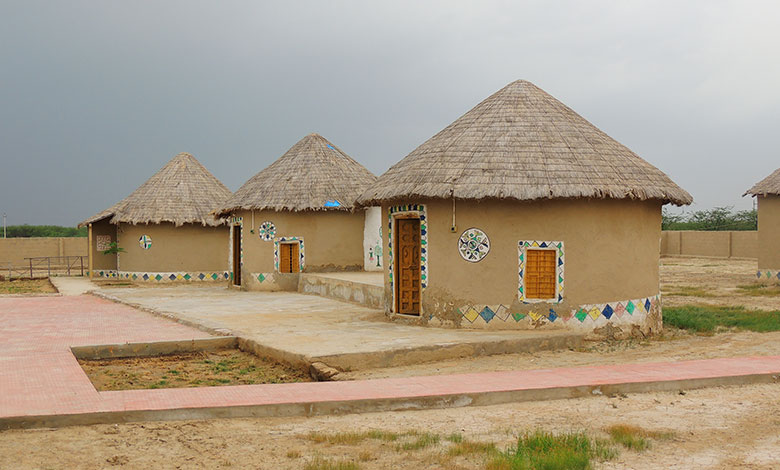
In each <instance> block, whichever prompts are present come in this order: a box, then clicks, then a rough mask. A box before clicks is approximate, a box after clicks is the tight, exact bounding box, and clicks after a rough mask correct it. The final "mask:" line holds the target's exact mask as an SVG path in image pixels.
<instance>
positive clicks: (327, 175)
mask: <svg viewBox="0 0 780 470" xmlns="http://www.w3.org/2000/svg"><path fill="white" fill-rule="evenodd" d="M374 182H376V176H374V175H373V174H372V173H371V172H370V171H368V170H367V169H366V168H365V167H363V166H362V165H361V164H359V163H358V162H356V161H355V160H353V159H352V158H351V157H350V156H349V155H347V154H346V153H344V151H342V150H341V149H339V148H338V147H336V146H335V145H333V144H332V143H331V142H329V141H328V140H327V139H325V138H324V137H322V136H321V135H318V134H309V135H307V136H306V137H304V138H303V139H301V140H300V141H298V142H297V143H296V144H295V145H293V146H292V147H291V148H290V149H289V150H288V151H287V152H286V153H285V154H284V155H282V156H281V157H280V158H279V159H278V160H276V161H275V162H274V163H272V164H271V165H270V166H268V167H267V168H265V169H264V170H262V171H260V172H259V173H257V174H256V175H254V176H253V177H252V178H250V179H249V180H248V181H247V182H246V183H245V184H244V185H243V186H242V187H241V188H239V190H238V191H236V192H235V194H233V196H232V197H231V198H230V199H228V200H227V201H226V202H225V203H224V204H223V205H222V207H221V209H219V210H218V211H216V214H217V215H218V216H221V217H227V218H228V219H229V221H230V230H231V236H230V240H231V249H230V258H231V261H230V263H231V267H232V270H233V272H234V273H236V274H235V275H234V277H233V283H234V285H237V286H242V287H243V288H245V289H252V290H294V289H295V288H296V286H297V277H298V276H297V275H296V274H297V273H300V272H324V271H359V270H362V269H363V268H364V238H365V237H364V232H366V220H367V212H366V211H365V210H363V209H358V210H356V209H355V200H356V199H357V197H358V196H359V195H360V194H361V193H362V192H363V191H365V190H366V188H368V187H369V186H370V185H372V184H373V183H374ZM376 210H377V211H378V208H376ZM375 219H376V223H377V226H376V227H375V232H377V233H378V232H379V230H380V227H379V219H378V217H376V218H375Z"/></svg>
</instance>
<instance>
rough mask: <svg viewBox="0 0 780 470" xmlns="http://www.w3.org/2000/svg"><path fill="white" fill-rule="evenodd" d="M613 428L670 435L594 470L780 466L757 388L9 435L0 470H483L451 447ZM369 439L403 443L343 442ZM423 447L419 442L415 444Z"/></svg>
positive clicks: (770, 410) (770, 416) (766, 390)
mask: <svg viewBox="0 0 780 470" xmlns="http://www.w3.org/2000/svg"><path fill="white" fill-rule="evenodd" d="M613 425H633V426H638V427H641V428H642V429H645V430H648V431H650V432H654V433H658V434H660V435H666V436H669V437H668V438H666V439H650V440H649V444H650V446H649V448H648V449H646V450H643V451H639V450H631V449H626V448H623V447H620V446H617V447H616V449H617V452H618V453H617V456H616V457H614V458H613V459H612V460H608V461H597V462H596V463H595V468H597V469H641V470H643V469H648V470H649V469H653V470H655V469H658V468H669V469H733V468H745V469H774V468H778V467H780V450H778V449H780V385H779V384H764V385H752V386H745V387H720V388H711V389H703V390H690V391H681V392H674V393H647V394H637V395H628V396H622V397H607V396H594V397H591V398H582V399H572V400H556V401H545V402H528V403H515V404H508V405H495V406H487V407H469V408H458V409H444V410H423V411H402V412H387V413H367V414H360V415H345V416H328V417H316V418H269V419H231V420H226V419H219V420H211V421H174V422H164V423H160V422H146V423H136V424H119V425H96V426H84V427H71V428H61V429H55V430H14V431H4V432H0V468H18V469H28V468H29V469H32V468H36V469H59V468H69V469H93V468H128V469H135V468H139V469H141V468H166V469H167V468H171V469H173V468H182V469H191V468H192V469H197V468H204V469H205V468H209V469H210V468H242V469H243V468H246V469H302V468H329V467H325V466H320V467H317V466H313V465H312V463H313V462H315V461H319V462H320V463H325V462H330V463H337V462H342V463H343V464H344V465H345V466H342V467H330V468H352V469H363V470H368V469H387V468H397V469H419V468H432V469H484V468H486V464H487V458H486V456H485V455H484V454H483V453H480V452H479V451H475V452H463V453H460V452H453V449H455V448H456V447H457V441H458V440H461V439H462V441H463V442H477V443H482V444H494V445H495V446H496V447H497V448H498V449H499V450H503V449H506V448H508V447H510V446H512V445H514V443H515V442H516V439H517V437H518V436H519V435H521V434H523V433H526V432H532V431H534V430H538V429H542V430H547V431H552V432H556V433H560V432H570V431H584V432H586V433H587V434H588V435H592V436H593V437H597V438H598V437H602V438H604V437H606V434H605V432H604V430H605V429H606V428H607V427H609V426H613ZM367 431H374V434H375V435H383V434H386V433H399V434H400V433H404V434H405V435H407V436H408V437H406V438H401V439H399V440H395V441H393V440H386V439H382V438H378V437H376V438H370V437H363V438H360V437H354V438H353V437H350V436H355V435H356V434H358V433H363V434H364V435H366V434H367ZM377 431H381V432H377ZM369 435H370V434H369ZM330 436H332V437H334V438H335V439H329V437H330ZM419 436H426V440H421V439H419ZM341 437H344V438H341ZM456 437H457V439H455V438H456ZM418 442H423V444H422V445H414V444H415V443H418ZM410 443H411V445H409V444H410ZM405 444H406V445H405ZM474 447H478V446H474ZM347 464H349V465H351V466H346V465H347ZM307 465H308V467H307Z"/></svg>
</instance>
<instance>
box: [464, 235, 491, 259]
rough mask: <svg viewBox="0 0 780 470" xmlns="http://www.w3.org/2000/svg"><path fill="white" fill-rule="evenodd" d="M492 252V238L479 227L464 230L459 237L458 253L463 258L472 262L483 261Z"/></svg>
mask: <svg viewBox="0 0 780 470" xmlns="http://www.w3.org/2000/svg"><path fill="white" fill-rule="evenodd" d="M489 252H490V239H489V238H488V236H487V234H486V233H485V232H483V231H482V230H480V229H478V228H473V227H472V228H469V229H466V230H464V231H463V233H462V234H461V235H460V238H459V239H458V253H460V256H461V258H463V259H465V260H466V261H468V262H470V263H478V262H480V261H482V260H483V259H484V258H485V256H487V254H488V253H489Z"/></svg>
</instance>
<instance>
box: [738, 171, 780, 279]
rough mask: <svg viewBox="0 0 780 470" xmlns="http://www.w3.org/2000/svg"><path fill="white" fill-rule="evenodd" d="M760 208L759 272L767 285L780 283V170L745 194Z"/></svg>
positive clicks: (757, 273)
mask: <svg viewBox="0 0 780 470" xmlns="http://www.w3.org/2000/svg"><path fill="white" fill-rule="evenodd" d="M748 194H750V195H751V196H755V198H756V204H757V206H758V271H756V277H757V278H758V279H760V280H761V281H762V282H766V283H780V168H778V169H777V170H775V171H774V173H772V174H771V175H769V176H767V177H766V178H764V179H763V180H761V181H759V182H758V183H756V184H755V185H754V186H753V187H752V188H750V189H748V190H747V192H745V195H748Z"/></svg>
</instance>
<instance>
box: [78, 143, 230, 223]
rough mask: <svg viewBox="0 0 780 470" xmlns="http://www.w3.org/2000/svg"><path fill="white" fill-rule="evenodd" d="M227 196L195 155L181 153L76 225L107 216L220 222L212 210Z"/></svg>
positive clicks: (123, 219) (114, 219)
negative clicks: (108, 205)
mask: <svg viewBox="0 0 780 470" xmlns="http://www.w3.org/2000/svg"><path fill="white" fill-rule="evenodd" d="M230 195H231V192H230V190H229V189H228V188H227V187H226V186H225V185H224V184H222V182H220V181H219V180H218V179H217V178H216V177H215V176H214V175H212V174H211V172H209V171H208V170H207V169H206V167H204V166H203V165H202V164H201V163H200V162H199V161H198V160H197V159H196V158H195V157H193V156H192V155H190V154H189V153H180V154H178V155H176V156H175V157H173V158H172V159H171V161H169V162H168V163H167V164H166V165H165V166H164V167H162V168H161V169H160V171H158V172H157V173H155V174H154V175H152V177H151V178H149V179H148V180H146V182H145V183H144V184H142V185H141V186H139V187H138V189H136V190H135V191H133V192H132V193H131V194H130V195H129V196H127V197H126V198H124V199H122V200H121V201H119V202H117V203H116V204H114V205H113V206H111V207H109V208H108V209H106V210H104V211H102V212H99V213H97V214H95V215H94V216H92V217H90V218H89V219H87V220H85V221H83V222H81V223H80V224H79V227H82V226H84V225H88V224H91V223H94V222H97V221H99V220H102V219H106V218H109V217H110V218H111V220H110V222H111V223H112V224H118V223H129V224H159V223H162V222H170V223H173V224H175V225H176V226H180V225H183V224H202V225H207V226H217V225H222V224H224V223H225V221H224V220H219V219H217V218H215V217H214V215H213V214H212V213H211V212H212V211H213V210H214V208H215V207H218V206H219V205H220V204H222V203H224V201H225V200H226V199H227V198H229V197H230Z"/></svg>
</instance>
